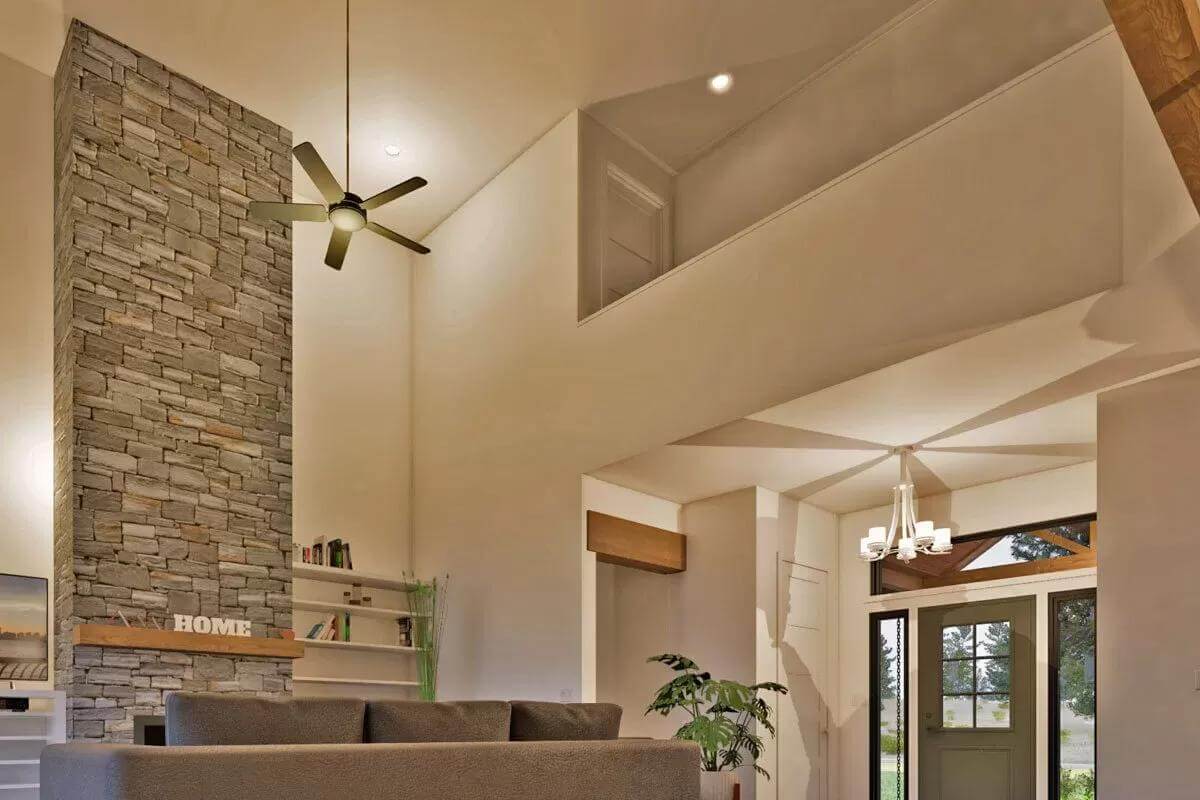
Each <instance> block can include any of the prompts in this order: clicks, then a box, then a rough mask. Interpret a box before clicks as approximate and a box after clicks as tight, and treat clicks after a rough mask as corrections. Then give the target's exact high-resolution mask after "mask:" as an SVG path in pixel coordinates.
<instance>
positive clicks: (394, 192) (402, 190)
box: [362, 178, 429, 211]
mask: <svg viewBox="0 0 1200 800" xmlns="http://www.w3.org/2000/svg"><path fill="white" fill-rule="evenodd" d="M427 183H429V181H427V180H425V179H424V178H409V179H408V180H406V181H405V182H404V183H398V184H396V185H395V186H393V187H392V188H390V189H385V190H384V191H382V192H380V193H379V194H376V195H372V196H371V197H368V198H367V199H366V200H364V201H363V204H362V207H363V208H365V209H366V210H367V211H370V210H371V209H372V208H379V207H380V206H381V205H383V204H384V203H390V202H392V201H393V200H395V199H397V198H399V197H404V195H406V194H408V193H409V192H415V191H416V190H417V189H420V188H421V187H422V186H424V185H425V184H427Z"/></svg>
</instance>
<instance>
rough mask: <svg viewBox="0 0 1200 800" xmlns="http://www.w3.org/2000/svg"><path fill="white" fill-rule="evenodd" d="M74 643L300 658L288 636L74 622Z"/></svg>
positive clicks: (298, 647) (301, 647)
mask: <svg viewBox="0 0 1200 800" xmlns="http://www.w3.org/2000/svg"><path fill="white" fill-rule="evenodd" d="M73 639H74V642H75V644H78V645H94V646H97V647H116V648H122V649H126V650H171V651H173V652H178V653H217V654H220V655H235V656H259V657H262V658H303V657H304V644H303V643H302V642H297V641H295V640H292V639H264V638H262V637H250V636H220V635H215V634H213V635H210V634H207V633H185V632H183V631H160V630H158V629H156V628H126V627H124V626H122V625H76V626H75V633H74V634H73Z"/></svg>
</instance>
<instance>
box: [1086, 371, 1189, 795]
mask: <svg viewBox="0 0 1200 800" xmlns="http://www.w3.org/2000/svg"><path fill="white" fill-rule="evenodd" d="M1099 430H1100V454H1099V465H1100V490H1099V500H1100V518H1101V520H1102V521H1103V533H1102V535H1101V538H1100V543H1101V544H1100V550H1099V559H1100V561H1099V573H1100V588H1099V609H1098V614H1099V621H1100V622H1099V653H1098V656H1099V658H1098V671H1099V674H1098V677H1097V683H1098V687H1099V697H1098V703H1099V708H1100V736H1099V785H1098V787H1097V794H1098V795H1101V796H1104V797H1155V798H1161V800H1184V798H1193V797H1195V796H1196V780H1195V771H1194V764H1193V761H1194V759H1195V757H1196V743H1197V742H1200V672H1198V669H1200V639H1198V638H1197V636H1196V620H1197V619H1198V618H1200V592H1197V591H1196V590H1195V586H1196V572H1197V559H1196V555H1195V545H1196V529H1197V526H1196V486H1197V484H1196V443H1197V442H1200V369H1192V370H1188V371H1186V372H1180V373H1177V374H1174V375H1169V376H1167V377H1163V378H1158V379H1156V380H1152V381H1147V382H1145V383H1140V384H1136V385H1134V386H1130V387H1127V388H1124V389H1118V390H1114V391H1111V392H1106V393H1104V394H1102V395H1101V396H1100V412H1099Z"/></svg>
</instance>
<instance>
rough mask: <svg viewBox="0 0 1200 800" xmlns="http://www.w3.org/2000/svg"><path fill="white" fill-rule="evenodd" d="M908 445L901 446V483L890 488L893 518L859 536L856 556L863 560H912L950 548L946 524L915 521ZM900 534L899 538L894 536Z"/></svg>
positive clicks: (951, 547) (915, 506) (942, 552)
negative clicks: (944, 525)
mask: <svg viewBox="0 0 1200 800" xmlns="http://www.w3.org/2000/svg"><path fill="white" fill-rule="evenodd" d="M911 454H912V448H911V447H905V448H902V449H901V450H900V483H899V484H897V485H896V486H895V487H893V488H892V522H891V524H890V525H888V526H887V527H886V528H885V527H883V526H882V525H879V526H877V527H874V528H871V529H870V530H868V531H867V535H866V536H864V537H863V538H862V539H860V540H859V547H858V557H859V558H861V559H862V560H863V561H882V560H883V559H884V558H885V557H887V556H889V555H893V554H894V555H895V556H896V558H898V559H900V560H901V561H904V562H908V561H912V560H913V559H914V558H916V557H917V554H918V553H920V554H922V555H927V556H940V555H945V554H946V553H949V552H950V551H951V550H952V549H953V545H951V544H950V529H949V528H934V527H933V522H932V521H930V520H921V521H919V522H918V521H917V499H916V496H915V495H914V493H913V482H912V475H911V474H910V473H909V469H908V459H909V456H910V455H911ZM897 534H899V539H900V540H899V542H898V543H897V541H896V537H897Z"/></svg>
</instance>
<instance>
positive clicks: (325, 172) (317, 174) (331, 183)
mask: <svg viewBox="0 0 1200 800" xmlns="http://www.w3.org/2000/svg"><path fill="white" fill-rule="evenodd" d="M292 153H293V154H294V155H295V156H296V160H297V161H299V162H300V166H302V167H304V171H305V172H307V173H308V177H310V178H312V182H313V184H315V185H316V187H317V191H318V192H320V193H321V197H323V198H325V202H326V203H331V204H332V203H340V202H341V200H342V198H343V197H345V196H346V193H345V192H344V191H342V187H341V186H340V185H339V184H338V182H337V178H335V177H333V173H332V172H330V171H329V167H327V166H325V162H324V161H323V160H322V159H321V156H320V155H318V154H317V148H315V147H313V146H312V142H301V143H300V144H298V145H296V146H295V147H294V148H292Z"/></svg>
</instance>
